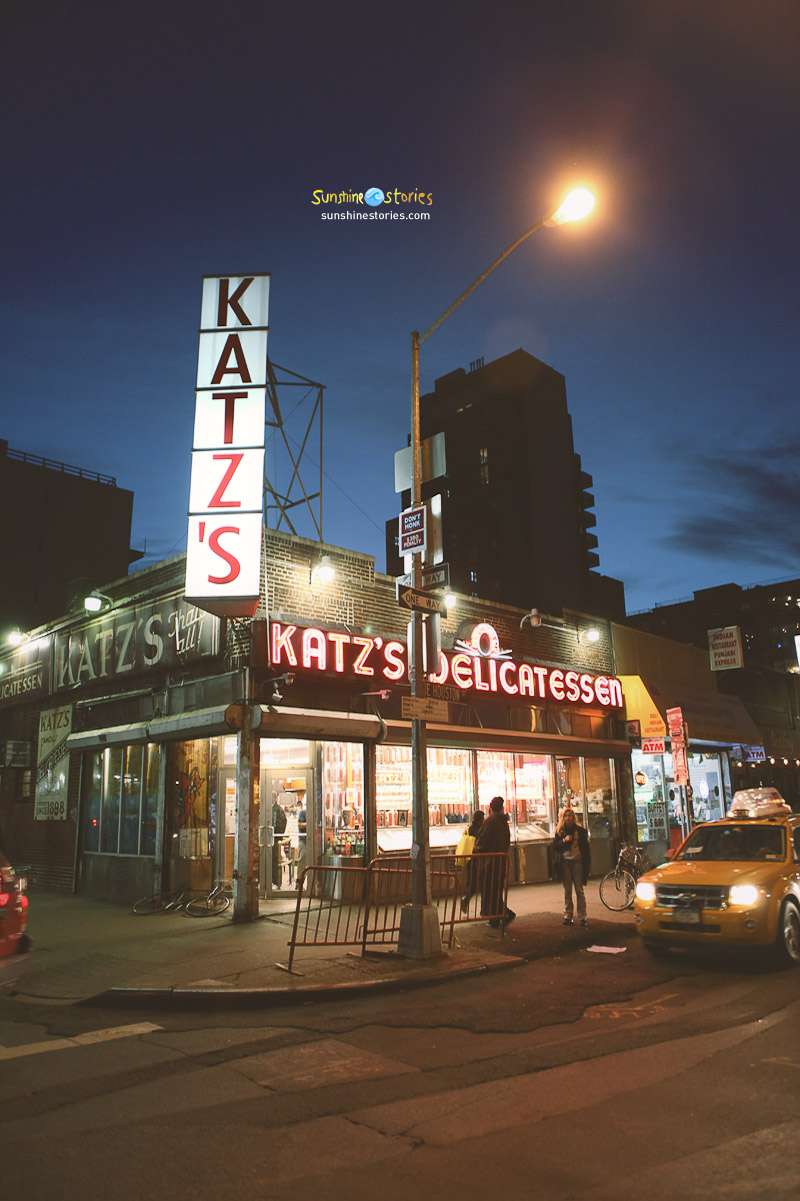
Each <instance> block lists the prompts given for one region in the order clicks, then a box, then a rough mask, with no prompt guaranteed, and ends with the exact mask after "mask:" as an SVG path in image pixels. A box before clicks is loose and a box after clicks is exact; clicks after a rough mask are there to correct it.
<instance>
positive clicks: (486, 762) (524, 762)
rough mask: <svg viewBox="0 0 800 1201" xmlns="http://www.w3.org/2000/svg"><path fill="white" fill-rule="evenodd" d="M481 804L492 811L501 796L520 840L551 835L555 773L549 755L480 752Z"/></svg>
mask: <svg viewBox="0 0 800 1201" xmlns="http://www.w3.org/2000/svg"><path fill="white" fill-rule="evenodd" d="M477 759H478V804H479V806H480V808H481V809H483V811H484V813H488V812H489V804H490V802H491V799H492V797H494V796H501V797H502V798H503V800H504V801H505V802H506V812H507V813H508V815H509V821H510V823H511V837H512V839H513V840H517V841H523V842H524V841H527V840H529V839H539V838H548V837H549V836H550V834H551V832H552V806H553V770H552V760H551V757H550V756H549V755H538V756H537V755H528V754H522V755H518V754H507V753H505V752H503V751H478V752H477Z"/></svg>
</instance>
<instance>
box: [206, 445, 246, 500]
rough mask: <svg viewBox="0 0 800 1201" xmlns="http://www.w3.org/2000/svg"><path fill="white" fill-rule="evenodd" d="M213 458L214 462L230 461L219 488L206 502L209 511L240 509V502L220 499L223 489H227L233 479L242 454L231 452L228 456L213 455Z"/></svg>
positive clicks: (242, 456)
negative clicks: (220, 460) (218, 460)
mask: <svg viewBox="0 0 800 1201" xmlns="http://www.w3.org/2000/svg"><path fill="white" fill-rule="evenodd" d="M213 457H214V461H215V462H216V461H217V459H229V460H230V461H229V463H228V466H227V469H226V471H225V474H224V476H223V477H222V480H221V481H220V485H219V487H218V488H217V490H216V492H215V493H214V495H213V496H212V497H211V500H210V501H209V502H208V507H209V509H241V507H242V502H241V501H240V500H223V499H222V497H223V495H224V493H225V489H226V488H227V487H228V484H229V483H230V482H231V480H232V479H233V477H234V474H235V472H236V468H237V467H238V466H239V464H240V463H241V461H242V459H243V458H244V454H242V453H241V452H238V453H236V452H231V453H230V454H224V455H214V456H213Z"/></svg>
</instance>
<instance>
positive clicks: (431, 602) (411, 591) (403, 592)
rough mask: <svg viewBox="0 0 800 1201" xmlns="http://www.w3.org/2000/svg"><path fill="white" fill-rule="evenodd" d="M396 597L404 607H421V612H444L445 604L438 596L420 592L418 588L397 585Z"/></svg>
mask: <svg viewBox="0 0 800 1201" xmlns="http://www.w3.org/2000/svg"><path fill="white" fill-rule="evenodd" d="M397 599H398V601H399V602H400V605H401V606H402V608H404V609H421V610H422V612H423V613H445V612H446V606H445V603H444V600H443V599H442V598H441V597H440V596H435V595H434V594H433V593H432V592H422V591H421V590H420V589H419V588H403V587H401V586H400V585H399V584H398V585H397Z"/></svg>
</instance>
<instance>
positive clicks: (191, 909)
mask: <svg viewBox="0 0 800 1201" xmlns="http://www.w3.org/2000/svg"><path fill="white" fill-rule="evenodd" d="M230 903H231V899H230V897H229V896H226V895H225V893H224V892H217V893H209V895H208V896H207V897H195V899H194V900H193V901H187V903H186V905H185V906H184V911H185V912H186V913H188V914H189V917H216V916H217V914H220V913H224V912H225V910H226V909H227V908H228V906H229V905H230Z"/></svg>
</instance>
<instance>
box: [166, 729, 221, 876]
mask: <svg viewBox="0 0 800 1201" xmlns="http://www.w3.org/2000/svg"><path fill="white" fill-rule="evenodd" d="M214 741H216V740H214ZM169 755H170V771H169V780H170V793H169V795H168V798H167V800H168V806H169V817H170V835H171V839H170V841H171V855H172V858H173V859H205V858H207V857H208V855H209V828H210V825H211V817H212V813H211V809H212V801H215V800H216V790H217V770H216V756H215V757H214V770H213V779H211V778H210V777H211V775H212V773H211V766H212V764H211V744H210V742H209V740H208V739H207V738H202V739H197V740H196V741H194V742H178V743H175V744H173V745H172V746H170V748H169ZM210 785H211V786H210Z"/></svg>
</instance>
